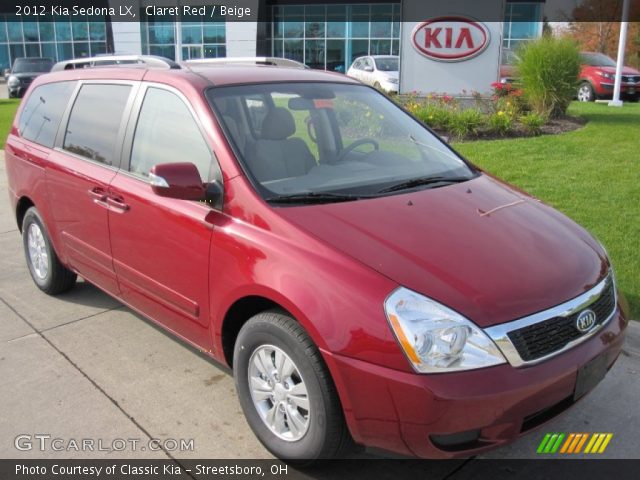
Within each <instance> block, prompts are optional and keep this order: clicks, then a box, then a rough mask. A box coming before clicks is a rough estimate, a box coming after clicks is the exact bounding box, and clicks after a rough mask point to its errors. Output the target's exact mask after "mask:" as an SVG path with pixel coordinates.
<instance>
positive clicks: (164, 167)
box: [149, 163, 207, 201]
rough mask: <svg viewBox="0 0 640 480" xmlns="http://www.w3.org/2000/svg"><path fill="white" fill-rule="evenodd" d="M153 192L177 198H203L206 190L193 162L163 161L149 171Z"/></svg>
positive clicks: (161, 195)
mask: <svg viewBox="0 0 640 480" xmlns="http://www.w3.org/2000/svg"><path fill="white" fill-rule="evenodd" d="M149 181H150V182H151V189H152V190H153V193H155V194H156V195H159V196H160V197H166V198H177V199H179V200H198V201H200V200H205V199H206V196H207V192H206V189H205V186H204V184H203V183H202V178H200V173H199V172H198V169H197V167H196V166H195V165H194V164H193V163H164V164H160V165H155V166H154V167H153V168H151V171H150V172H149Z"/></svg>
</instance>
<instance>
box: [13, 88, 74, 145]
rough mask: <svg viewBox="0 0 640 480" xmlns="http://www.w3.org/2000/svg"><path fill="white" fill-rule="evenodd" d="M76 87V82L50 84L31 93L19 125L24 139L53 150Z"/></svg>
mask: <svg viewBox="0 0 640 480" xmlns="http://www.w3.org/2000/svg"><path fill="white" fill-rule="evenodd" d="M75 86H76V82H60V83H48V84H46V85H41V86H40V87H38V88H36V89H35V90H34V91H33V92H31V94H30V95H29V98H28V99H27V103H25V105H24V108H23V109H22V113H21V115H20V121H19V123H18V128H19V129H20V135H21V136H22V138H25V139H27V140H30V141H32V142H35V143H38V144H40V145H43V146H45V147H49V148H52V147H53V145H54V143H55V140H56V133H58V127H59V126H60V119H61V118H62V115H63V113H64V110H65V108H67V103H69V99H70V98H71V94H72V93H73V89H74V88H75Z"/></svg>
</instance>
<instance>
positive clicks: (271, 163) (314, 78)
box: [6, 30, 627, 462]
mask: <svg viewBox="0 0 640 480" xmlns="http://www.w3.org/2000/svg"><path fill="white" fill-rule="evenodd" d="M416 35H425V34H424V30H421V31H416ZM433 35H435V34H433ZM481 37H482V31H481V30H479V31H474V30H469V32H468V33H460V36H458V37H456V36H451V38H449V36H448V35H447V34H446V32H445V31H442V32H441V33H440V35H439V36H437V37H435V36H434V37H433V38H432V39H431V40H430V41H431V43H432V45H433V44H435V42H436V41H438V42H440V44H441V46H443V48H444V49H446V46H447V45H448V43H447V42H449V41H450V42H451V43H452V45H453V47H455V46H456V44H457V43H461V44H462V45H466V44H467V43H469V44H471V43H473V45H480V43H481V40H482V38H481ZM420 41H421V42H422V43H423V44H424V43H425V42H426V39H424V38H421V39H420ZM445 54H446V52H444V53H440V55H445ZM99 58H100V57H98V59H99ZM92 61H93V60H91V59H89V60H87V59H81V60H77V61H68V62H65V63H64V64H63V65H59V66H58V67H57V68H56V67H54V72H53V73H49V74H46V75H42V76H38V77H37V78H35V80H34V81H33V83H32V84H31V86H30V87H29V89H28V91H27V92H26V95H25V97H24V99H23V101H22V103H21V105H20V108H19V109H18V112H17V114H16V118H15V121H14V123H13V126H12V128H11V133H10V135H9V137H8V139H7V143H6V171H7V175H8V184H9V190H10V197H11V206H12V209H13V212H14V215H15V220H16V222H17V225H18V227H19V230H20V232H21V235H22V239H23V244H24V253H25V261H26V267H27V268H28V270H29V272H30V274H31V277H32V278H33V281H34V283H35V286H36V287H37V288H39V289H40V290H42V291H43V292H44V293H46V294H49V295H57V294H60V293H62V292H65V291H67V290H69V289H71V288H73V286H74V284H75V282H76V279H77V277H78V276H80V277H82V278H83V279H85V280H86V281H88V282H91V283H92V284H94V285H96V286H97V287H98V288H100V289H101V290H103V291H105V292H106V293H108V294H109V295H111V296H113V297H114V298H116V299H118V300H119V301H120V302H122V303H123V304H124V305H126V306H128V307H130V308H131V309H132V310H133V311H135V312H138V313H140V314H141V315H143V316H144V317H146V318H148V319H149V320H150V321H152V322H154V323H156V324H158V325H159V326H161V327H163V328H165V329H167V330H168V331H170V332H172V333H173V334H175V335H176V336H177V337H178V338H180V339H182V340H183V341H185V342H187V343H188V344H190V345H193V346H194V347H196V348H198V349H200V350H201V351H203V352H207V354H208V355H210V356H211V357H212V358H213V359H215V360H216V361H217V362H220V363H222V364H225V365H227V366H229V367H230V368H231V369H232V370H233V376H234V379H235V385H236V390H237V395H238V398H239V401H240V404H241V406H242V409H243V411H244V414H245V416H246V420H247V422H248V424H249V425H250V427H251V429H252V430H253V432H254V433H255V435H256V437H257V438H258V439H259V440H260V441H261V442H262V443H263V444H264V446H265V447H266V448H267V449H268V450H269V451H270V452H271V453H272V454H273V455H275V456H276V457H279V458H282V459H287V460H292V461H299V462H312V461H314V460H317V459H321V458H332V457H337V456H341V455H344V454H345V453H346V452H348V451H349V450H350V449H351V448H353V447H354V446H355V445H365V446H369V447H377V448H380V449H384V450H388V451H391V452H396V453H399V454H403V455H410V456H417V457H423V458H450V457H469V456H472V455H476V454H478V453H480V452H483V451H486V450H488V449H492V448H495V447H498V446H501V445H504V444H507V443H509V442H511V441H513V440H515V439H517V438H518V437H519V436H521V435H523V434H526V433H527V432H529V431H531V430H533V429H535V428H536V427H538V426H540V425H542V424H544V423H545V422H546V421H548V420H550V419H552V418H554V417H555V416H557V415H559V414H561V413H562V412H564V411H566V410H567V409H569V408H571V407H572V406H573V405H576V404H577V403H578V402H579V401H580V399H581V398H583V397H584V395H586V394H588V393H589V392H590V391H591V390H592V389H593V388H594V387H596V385H597V384H598V383H599V382H600V381H601V380H602V378H603V377H604V376H605V374H606V372H607V370H608V369H610V368H611V366H612V365H613V364H614V362H615V361H616V359H617V357H618V355H619V353H620V351H621V346H622V342H623V338H624V334H625V328H626V326H627V306H626V305H627V304H626V302H625V300H624V298H623V297H622V296H621V294H620V293H619V292H618V290H617V288H616V278H615V273H614V270H613V268H612V266H611V263H610V261H609V258H608V256H607V253H606V251H605V249H604V247H603V246H602V245H601V244H600V243H599V242H598V241H597V240H596V239H595V238H594V237H593V236H592V235H591V234H590V233H589V232H587V231H586V230H585V229H584V228H582V227H581V226H579V225H577V224H576V223H574V222H573V221H572V220H570V219H569V218H567V217H566V216H564V215H563V214H561V213H560V212H558V211H556V210H554V209H553V208H551V207H550V206H548V205H546V204H544V203H543V202H541V201H539V200H537V199H535V198H533V197H531V196H530V195H528V194H527V193H525V192H523V191H521V190H519V189H517V188H514V187H512V186H510V185H508V184H506V183H505V182H503V181H501V180H499V179H497V178H495V177H493V176H491V175H489V174H487V173H485V172H483V171H482V170H481V169H479V168H478V167H476V166H474V165H473V164H472V163H470V162H469V161H468V160H466V159H465V158H463V157H461V156H460V155H459V154H458V153H457V152H456V151H455V150H454V149H453V148H452V147H451V146H450V145H448V144H447V143H446V142H444V141H443V140H442V139H440V138H439V137H438V136H437V135H436V134H435V133H434V132H432V131H431V130H429V129H428V128H426V127H425V126H424V125H422V124H421V123H420V122H418V121H417V120H416V119H414V118H413V117H412V116H411V115H410V114H409V113H407V112H406V111H405V110H403V109H402V108H401V107H399V106H398V105H396V104H395V103H394V102H392V101H391V100H389V99H388V98H387V97H386V96H384V95H383V94H381V93H380V92H378V91H377V90H376V89H374V88H372V87H370V86H366V85H363V84H362V83H361V82H360V81H358V80H356V79H352V78H349V77H347V76H345V75H340V74H336V73H329V72H323V71H314V70H310V69H305V68H303V66H300V65H296V64H295V63H294V62H290V63H289V64H288V65H287V66H283V65H278V64H276V63H274V64H269V62H264V61H263V62H262V64H255V63H256V62H249V61H247V60H245V61H243V62H235V63H234V62H233V60H232V59H230V60H228V61H227V62H226V63H225V62H217V63H215V64H207V63H206V62H184V63H182V64H177V63H174V62H172V61H170V60H165V59H161V58H158V57H144V56H143V57H139V58H137V59H135V60H134V61H133V60H132V61H130V62H129V63H128V64H127V65H122V66H120V67H118V66H117V65H112V66H102V67H101V68H74V66H76V65H80V64H81V63H82V62H84V64H83V65H84V66H91V62H92ZM96 61H98V60H96ZM74 62H75V63H74ZM123 62H124V60H123ZM98 112H99V113H98ZM369 117H371V118H377V119H380V128H379V130H377V131H376V133H375V134H372V133H371V129H370V128H369V126H368V125H367V124H364V123H363V122H362V118H369ZM212 368H213V367H212ZM160 401H161V400H160ZM202 409H203V412H202V414H203V415H211V416H215V415H217V413H216V411H215V408H214V407H213V406H207V405H203V407H202Z"/></svg>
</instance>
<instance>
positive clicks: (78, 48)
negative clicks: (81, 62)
mask: <svg viewBox="0 0 640 480" xmlns="http://www.w3.org/2000/svg"><path fill="white" fill-rule="evenodd" d="M73 56H74V57H75V58H82V57H90V56H91V49H90V48H89V44H88V43H85V42H74V43H73Z"/></svg>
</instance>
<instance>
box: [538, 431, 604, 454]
mask: <svg viewBox="0 0 640 480" xmlns="http://www.w3.org/2000/svg"><path fill="white" fill-rule="evenodd" d="M612 438H613V433H593V434H591V433H547V434H546V435H545V436H544V438H543V439H542V441H541V442H540V445H538V449H537V450H536V453H541V454H554V453H561V454H568V455H571V454H573V455H576V454H579V453H589V454H594V453H595V454H600V453H604V451H605V450H606V449H607V446H608V445H609V442H611V439H612ZM585 444H586V448H585V449H584V451H583V449H582V448H583V447H584V446H585Z"/></svg>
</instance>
